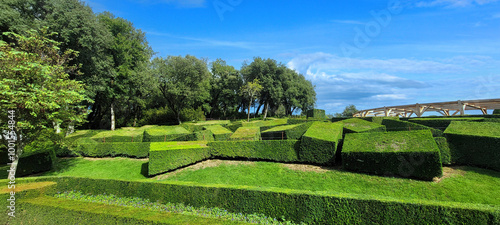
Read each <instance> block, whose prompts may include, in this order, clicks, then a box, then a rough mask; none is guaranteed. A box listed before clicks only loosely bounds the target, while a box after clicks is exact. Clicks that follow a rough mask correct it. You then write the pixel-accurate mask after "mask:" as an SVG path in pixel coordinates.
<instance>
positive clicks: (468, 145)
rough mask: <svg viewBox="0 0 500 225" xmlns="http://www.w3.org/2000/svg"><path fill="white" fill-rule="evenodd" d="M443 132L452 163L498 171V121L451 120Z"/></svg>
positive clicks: (499, 150)
mask: <svg viewBox="0 0 500 225" xmlns="http://www.w3.org/2000/svg"><path fill="white" fill-rule="evenodd" d="M444 134H445V136H446V139H447V140H448V143H449V145H450V151H451V162H452V163H456V164H462V165H472V166H479V167H485V168H490V169H494V170H497V171H500V123H494V122H481V123H474V122H464V121H453V122H452V123H451V124H450V126H449V127H448V129H446V130H445V132H444Z"/></svg>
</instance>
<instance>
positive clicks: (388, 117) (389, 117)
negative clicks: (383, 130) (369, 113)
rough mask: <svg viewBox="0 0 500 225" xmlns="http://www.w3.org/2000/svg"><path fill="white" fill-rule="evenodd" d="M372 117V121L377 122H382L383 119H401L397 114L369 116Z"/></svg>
mask: <svg viewBox="0 0 500 225" xmlns="http://www.w3.org/2000/svg"><path fill="white" fill-rule="evenodd" d="M367 118H370V122H373V123H377V124H382V121H383V120H397V121H399V117H397V116H374V117H367Z"/></svg>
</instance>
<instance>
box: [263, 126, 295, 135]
mask: <svg viewBox="0 0 500 225" xmlns="http://www.w3.org/2000/svg"><path fill="white" fill-rule="evenodd" d="M300 125H302V124H292V125H284V126H277V127H273V128H271V129H267V130H265V131H263V133H266V132H277V131H285V130H291V129H293V128H295V127H298V126H300Z"/></svg>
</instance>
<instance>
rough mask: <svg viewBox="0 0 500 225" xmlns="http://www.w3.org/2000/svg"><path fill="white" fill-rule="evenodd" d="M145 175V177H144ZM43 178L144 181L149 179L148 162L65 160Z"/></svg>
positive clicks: (119, 159)
mask: <svg viewBox="0 0 500 225" xmlns="http://www.w3.org/2000/svg"><path fill="white" fill-rule="evenodd" d="M143 174H144V175H143ZM42 175H43V176H75V177H92V178H102V179H120V180H144V179H147V178H146V177H145V175H147V161H145V160H139V159H128V158H120V157H118V158H105V159H86V158H64V159H59V162H58V163H57V164H56V166H55V168H54V169H53V170H51V171H48V172H45V173H43V174H42Z"/></svg>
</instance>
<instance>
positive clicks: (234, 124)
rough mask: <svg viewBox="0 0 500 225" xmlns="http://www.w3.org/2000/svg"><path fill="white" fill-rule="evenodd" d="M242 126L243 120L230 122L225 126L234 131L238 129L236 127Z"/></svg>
mask: <svg viewBox="0 0 500 225" xmlns="http://www.w3.org/2000/svg"><path fill="white" fill-rule="evenodd" d="M242 126H243V122H241V121H237V122H231V123H230V124H228V125H226V128H227V129H229V130H230V131H232V132H233V133H234V132H235V131H236V130H238V128H240V127H242Z"/></svg>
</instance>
